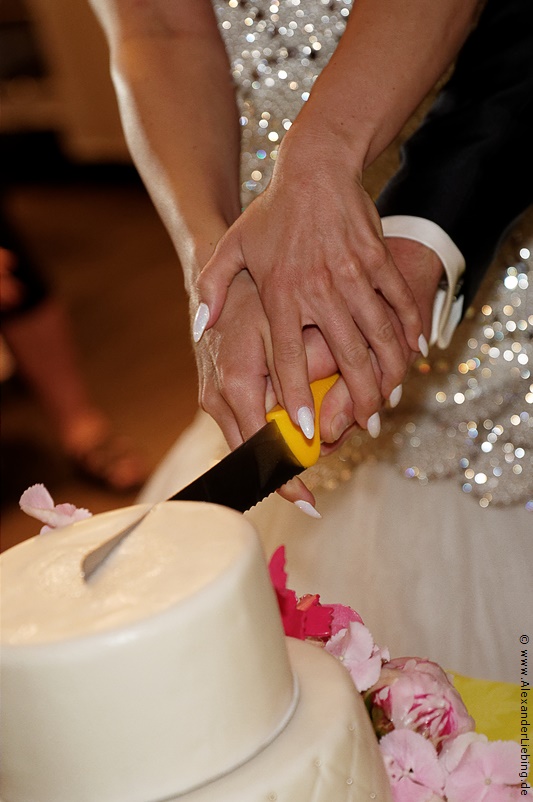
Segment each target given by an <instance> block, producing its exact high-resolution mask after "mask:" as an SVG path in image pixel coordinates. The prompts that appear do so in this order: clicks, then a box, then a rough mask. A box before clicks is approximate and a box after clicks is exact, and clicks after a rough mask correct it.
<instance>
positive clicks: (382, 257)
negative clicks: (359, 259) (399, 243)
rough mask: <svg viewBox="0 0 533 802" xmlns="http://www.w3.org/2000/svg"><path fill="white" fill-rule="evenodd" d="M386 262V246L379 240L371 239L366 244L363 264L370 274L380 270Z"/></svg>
mask: <svg viewBox="0 0 533 802" xmlns="http://www.w3.org/2000/svg"><path fill="white" fill-rule="evenodd" d="M387 261H388V250H387V246H386V245H385V243H384V242H382V240H380V239H373V240H372V241H371V242H369V243H367V244H366V247H365V252H364V255H363V262H364V264H365V265H366V267H367V269H368V270H369V271H370V272H372V273H373V272H377V271H379V270H381V269H382V268H383V267H384V266H385V265H386V264H387Z"/></svg>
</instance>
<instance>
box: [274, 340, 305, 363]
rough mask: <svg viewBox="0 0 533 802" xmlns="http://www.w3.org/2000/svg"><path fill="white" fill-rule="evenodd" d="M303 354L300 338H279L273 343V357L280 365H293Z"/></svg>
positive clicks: (303, 349)
mask: <svg viewBox="0 0 533 802" xmlns="http://www.w3.org/2000/svg"><path fill="white" fill-rule="evenodd" d="M304 356H305V346H304V344H303V341H302V340H297V339H291V340H281V341H280V342H279V343H277V344H276V345H275V359H276V362H278V363H279V364H281V365H294V364H295V363H296V362H298V361H299V360H300V359H302V358H303V357H304Z"/></svg>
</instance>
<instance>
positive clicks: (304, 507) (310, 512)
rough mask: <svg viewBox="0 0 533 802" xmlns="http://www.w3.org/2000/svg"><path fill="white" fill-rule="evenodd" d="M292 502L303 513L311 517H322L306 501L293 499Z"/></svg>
mask: <svg viewBox="0 0 533 802" xmlns="http://www.w3.org/2000/svg"><path fill="white" fill-rule="evenodd" d="M294 504H295V506H296V507H298V509H299V510H301V511H302V512H305V514H306V515H309V516H310V517H311V518H322V516H321V515H320V513H319V511H318V510H317V509H316V507H313V505H312V504H310V503H309V502H308V501H295V502H294Z"/></svg>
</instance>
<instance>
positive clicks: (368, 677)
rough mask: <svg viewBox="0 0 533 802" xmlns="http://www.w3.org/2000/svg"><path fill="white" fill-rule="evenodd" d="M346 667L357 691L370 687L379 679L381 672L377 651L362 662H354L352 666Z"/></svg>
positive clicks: (360, 691) (361, 691)
mask: <svg viewBox="0 0 533 802" xmlns="http://www.w3.org/2000/svg"><path fill="white" fill-rule="evenodd" d="M347 668H348V670H349V672H350V676H351V678H352V679H353V681H354V685H355V687H356V688H357V690H358V691H359V693H363V692H364V691H367V690H368V689H369V688H371V687H372V685H374V683H376V682H377V681H378V679H379V675H380V673H381V655H380V654H379V653H378V654H376V655H375V656H374V657H370V658H369V659H368V660H365V661H363V662H362V663H356V664H355V665H353V666H347Z"/></svg>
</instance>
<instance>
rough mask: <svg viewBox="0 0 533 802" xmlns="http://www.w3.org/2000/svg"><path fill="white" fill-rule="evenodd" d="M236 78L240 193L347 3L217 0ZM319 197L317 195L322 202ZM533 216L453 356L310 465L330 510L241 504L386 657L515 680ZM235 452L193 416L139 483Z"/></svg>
mask: <svg viewBox="0 0 533 802" xmlns="http://www.w3.org/2000/svg"><path fill="white" fill-rule="evenodd" d="M215 8H216V12H217V15H218V17H219V25H220V29H221V32H222V34H223V36H224V38H225V40H226V44H227V48H228V52H229V54H230V59H231V64H232V71H233V76H234V79H235V83H236V86H237V89H238V97H239V104H240V114H241V120H240V121H241V126H242V143H243V146H242V162H241V175H242V194H243V203H244V204H247V203H249V202H250V201H251V200H252V199H253V197H255V196H256V195H257V194H258V193H259V192H261V191H262V190H263V189H264V187H265V186H266V184H267V183H268V180H269V178H270V175H271V173H272V168H273V166H274V162H275V159H276V156H277V150H278V147H279V144H280V142H281V140H282V137H283V134H284V132H285V131H286V130H287V129H288V128H290V125H291V121H292V120H293V119H294V117H295V115H296V114H297V113H298V110H299V108H300V107H301V105H302V103H304V102H305V100H306V98H307V96H308V94H309V92H310V90H311V88H312V85H313V82H314V79H315V78H316V76H317V75H318V74H319V72H320V70H321V69H322V68H323V66H324V65H325V63H327V60H328V58H329V57H330V56H331V54H332V52H333V50H334V48H335V46H336V44H337V41H338V39H339V38H340V36H341V35H342V32H343V30H344V27H345V24H346V18H347V17H348V15H349V10H350V3H349V2H348V0H271V1H270V2H261V1H260V0H256V2H246V1H245V0H229V1H228V2H224V3H216V4H215ZM319 202H320V198H319V197H317V203H319ZM532 221H533V218H532V217H531V216H530V217H529V218H528V217H527V216H526V218H524V220H523V221H522V223H521V224H520V225H519V226H518V228H517V229H516V230H515V232H514V233H513V235H512V236H511V237H510V238H509V240H508V242H507V243H506V246H505V247H504V248H503V249H502V252H501V253H500V255H499V257H498V258H497V260H496V261H495V263H494V265H493V266H492V268H491V269H490V271H489V273H488V274H487V277H486V279H485V283H484V286H483V288H482V290H481V291H480V292H479V293H478V296H477V298H476V303H475V307H474V308H473V309H472V310H470V312H469V314H468V315H467V316H466V319H465V320H464V321H463V323H462V324H461V325H460V326H459V329H458V331H457V332H456V334H455V337H454V339H453V341H452V344H451V346H450V347H449V348H448V349H447V350H446V351H439V350H436V349H433V350H432V352H431V353H430V356H429V359H420V360H419V361H418V363H417V364H416V365H415V366H414V367H413V369H412V371H411V376H410V379H409V380H408V382H407V383H406V384H405V386H404V394H403V398H402V401H401V404H400V406H399V407H398V408H397V409H395V410H389V411H385V412H384V414H383V415H382V432H381V435H380V437H379V438H378V439H377V440H372V439H371V438H369V437H368V436H367V434H366V432H361V433H357V434H355V435H354V436H353V437H352V438H351V440H350V441H349V442H348V443H346V444H345V445H343V446H342V448H341V449H340V450H339V451H338V452H336V453H335V454H333V455H331V456H329V457H328V458H326V459H322V460H321V461H320V462H319V464H318V465H317V466H315V467H314V468H312V469H311V470H309V471H307V473H305V474H303V478H304V481H306V482H307V484H308V485H309V486H310V487H311V489H312V490H313V492H314V493H315V495H316V499H317V507H318V509H319V511H320V512H321V514H322V519H321V520H312V519H310V518H308V517H307V516H305V515H303V514H302V513H301V512H300V511H299V510H298V509H296V508H295V507H293V505H291V504H289V503H288V502H286V501H284V500H283V499H281V498H280V497H278V496H276V495H274V496H271V497H270V498H269V499H267V500H266V501H264V502H262V503H261V504H259V505H257V506H256V507H255V508H254V509H253V510H251V511H250V512H249V513H246V514H247V515H248V516H249V517H250V519H251V520H252V521H253V522H254V524H255V525H256V527H257V529H258V530H259V532H260V535H261V538H262V540H263V542H264V546H265V551H266V553H267V555H270V554H271V553H272V552H273V551H274V549H275V548H276V546H278V545H279V544H281V543H284V544H285V545H286V548H287V558H288V565H289V568H290V574H291V581H292V582H293V585H294V586H295V587H296V590H297V591H298V592H299V593H302V594H303V593H306V592H313V593H316V592H318V593H320V594H321V598H322V600H323V601H324V602H342V603H344V604H349V605H351V606H352V607H354V608H355V609H356V610H358V611H359V612H360V614H361V615H362V616H363V618H364V619H365V622H366V623H367V624H368V626H369V627H370V629H371V630H372V632H373V633H374V635H375V637H376V640H377V642H379V643H380V644H386V645H387V646H388V647H389V648H390V650H391V653H393V654H395V655H399V654H415V655H420V656H428V657H430V658H431V659H433V660H436V661H438V662H440V663H441V664H442V665H445V666H447V667H449V668H453V669H454V670H456V671H459V672H462V673H464V674H467V675H470V676H477V677H485V678H488V679H499V680H506V681H510V682H518V681H519V663H520V659H519V655H520V650H521V648H523V647H521V645H520V640H519V639H520V636H521V635H524V634H525V635H527V634H528V633H529V632H530V631H531V630H532V629H533V627H532V624H533V620H532V614H531V609H532V606H533V605H532V600H533V571H532V570H531V567H532V565H533V384H532V383H531V382H532V381H533V380H532V378H531V364H532V361H533V345H532V338H531V333H532V330H533V303H532V298H531V293H530V289H529V281H530V273H531V267H532V264H533V222H532ZM225 453H227V446H226V445H225V442H224V439H223V437H222V434H221V432H220V430H219V429H218V427H217V426H216V424H215V423H214V422H213V420H212V419H211V418H209V417H208V416H207V415H206V414H204V413H202V412H200V413H198V415H197V417H196V419H195V421H194V422H193V424H192V425H191V426H190V427H189V429H188V430H187V431H186V432H185V433H184V434H183V435H182V436H181V437H180V438H179V440H178V442H177V443H176V444H175V446H174V447H173V448H172V450H171V452H170V453H169V454H168V456H167V457H166V458H165V460H164V461H163V463H162V464H161V466H160V467H159V468H158V470H157V471H156V472H155V474H154V476H153V477H152V479H151V480H150V482H149V483H148V485H147V487H146V488H145V490H144V491H143V493H142V500H143V501H156V500H160V499H163V498H166V497H168V496H169V495H171V494H173V493H175V492H176V491H177V490H178V489H180V488H181V487H183V486H184V485H185V484H187V483H188V482H189V481H191V480H192V479H193V478H195V477H196V476H197V475H199V474H200V473H201V472H203V471H205V470H206V469H207V468H209V467H210V466H211V465H212V464H213V462H214V461H216V460H218V459H220V458H221V457H222V456H224V454H225Z"/></svg>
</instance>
